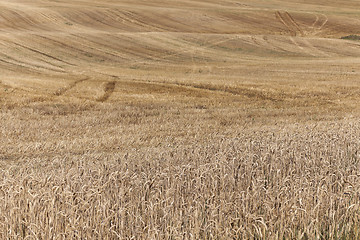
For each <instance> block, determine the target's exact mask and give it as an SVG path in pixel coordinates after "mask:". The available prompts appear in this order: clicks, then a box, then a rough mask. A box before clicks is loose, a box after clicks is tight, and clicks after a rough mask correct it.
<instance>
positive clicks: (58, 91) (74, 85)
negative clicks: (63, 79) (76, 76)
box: [54, 78, 89, 96]
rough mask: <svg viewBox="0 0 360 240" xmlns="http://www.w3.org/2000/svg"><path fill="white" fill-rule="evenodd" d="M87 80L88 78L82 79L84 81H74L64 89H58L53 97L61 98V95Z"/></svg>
mask: <svg viewBox="0 0 360 240" xmlns="http://www.w3.org/2000/svg"><path fill="white" fill-rule="evenodd" d="M87 80H89V78H84V79H80V80H76V81H74V82H72V83H71V84H69V85H68V86H66V87H63V88H60V89H58V90H57V91H56V92H55V93H54V95H55V96H61V95H64V94H65V93H66V92H68V91H69V90H71V89H72V88H74V87H76V85H78V84H80V83H82V82H84V81H87Z"/></svg>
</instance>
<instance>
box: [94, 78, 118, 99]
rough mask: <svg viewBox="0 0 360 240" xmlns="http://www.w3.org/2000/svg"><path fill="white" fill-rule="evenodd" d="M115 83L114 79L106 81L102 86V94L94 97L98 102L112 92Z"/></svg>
mask: <svg viewBox="0 0 360 240" xmlns="http://www.w3.org/2000/svg"><path fill="white" fill-rule="evenodd" d="M115 86H116V83H115V81H111V82H106V83H105V84H104V87H103V91H104V94H103V95H102V96H100V97H98V98H97V99H96V101H98V102H105V101H106V100H108V99H109V98H110V96H111V95H112V94H113V93H114V90H115Z"/></svg>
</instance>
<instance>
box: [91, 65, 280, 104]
mask: <svg viewBox="0 0 360 240" xmlns="http://www.w3.org/2000/svg"><path fill="white" fill-rule="evenodd" d="M93 72H94V73H97V74H101V75H104V76H107V77H111V78H113V79H117V80H118V79H120V77H119V76H116V75H111V74H106V73H101V72H95V71H93ZM121 81H123V80H121ZM127 82H130V83H141V84H148V85H156V86H161V87H167V88H170V89H175V88H184V89H192V90H194V91H204V92H208V93H209V92H210V93H222V94H227V95H229V96H240V97H247V98H259V99H262V100H267V101H273V102H276V101H281V98H278V97H276V96H275V95H274V94H271V93H270V92H267V93H268V94H267V93H266V92H263V91H261V90H259V89H254V88H248V87H233V88H230V87H226V86H216V85H211V84H195V83H193V84H191V83H181V82H158V81H149V80H141V79H131V80H128V81H127ZM115 83H116V81H111V82H107V83H106V84H105V86H104V92H105V94H104V95H103V96H101V97H99V98H97V101H98V102H104V101H106V100H107V99H108V98H109V97H110V96H111V94H113V92H114V89H115ZM107 88H108V89H107ZM106 89H107V90H106ZM174 92H175V91H174ZM176 92H177V93H179V92H178V91H176Z"/></svg>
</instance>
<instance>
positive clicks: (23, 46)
mask: <svg viewBox="0 0 360 240" xmlns="http://www.w3.org/2000/svg"><path fill="white" fill-rule="evenodd" d="M12 44H14V45H16V46H18V47H21V48H24V49H27V50H29V51H31V52H34V53H37V54H40V55H43V56H45V57H48V58H50V59H53V60H56V61H58V62H62V63H65V64H68V65H71V66H75V65H74V64H72V63H69V62H67V61H64V60H62V59H60V58H57V57H54V56H51V55H49V54H47V53H44V52H41V51H40V50H36V49H34V48H31V47H27V46H25V45H22V44H20V43H15V42H13V43H12Z"/></svg>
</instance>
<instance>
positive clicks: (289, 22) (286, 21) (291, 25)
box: [275, 11, 305, 37]
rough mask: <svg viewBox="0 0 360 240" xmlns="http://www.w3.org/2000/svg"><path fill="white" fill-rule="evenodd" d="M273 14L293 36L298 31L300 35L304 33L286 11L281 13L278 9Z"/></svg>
mask: <svg viewBox="0 0 360 240" xmlns="http://www.w3.org/2000/svg"><path fill="white" fill-rule="evenodd" d="M275 16H276V18H277V19H278V20H279V21H280V22H281V23H282V24H283V25H284V26H285V27H286V28H287V29H288V30H289V31H290V33H291V35H292V36H294V37H295V36H297V35H298V33H300V35H301V36H304V35H305V34H304V31H303V30H302V29H301V27H300V26H299V24H297V23H296V21H295V20H294V18H293V17H292V16H291V15H290V14H289V13H288V12H285V13H281V12H280V11H276V12H275Z"/></svg>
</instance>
